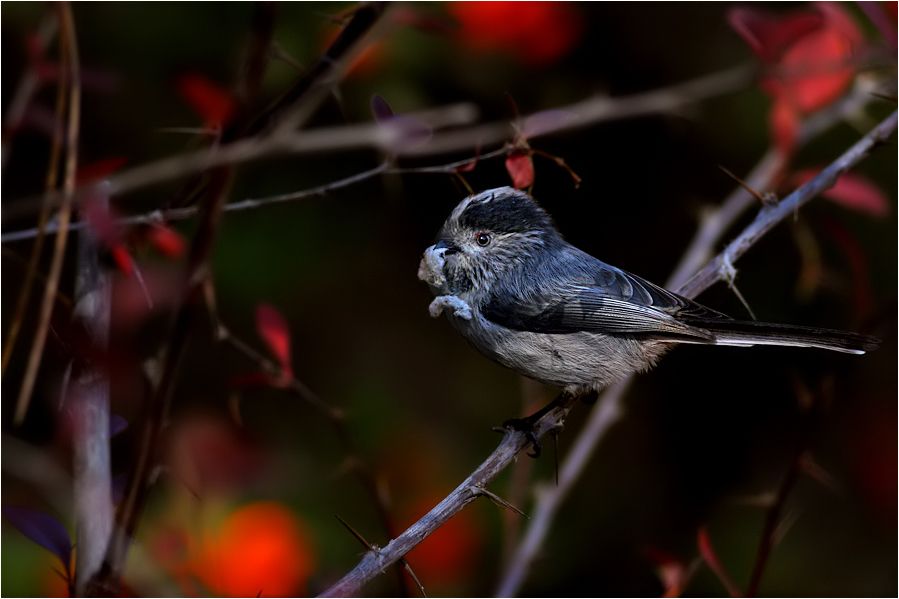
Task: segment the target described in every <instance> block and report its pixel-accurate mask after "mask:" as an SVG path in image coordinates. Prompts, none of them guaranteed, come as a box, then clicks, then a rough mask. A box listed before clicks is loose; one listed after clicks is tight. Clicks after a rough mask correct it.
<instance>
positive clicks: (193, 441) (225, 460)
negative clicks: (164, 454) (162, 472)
mask: <svg viewBox="0 0 899 599" xmlns="http://www.w3.org/2000/svg"><path fill="white" fill-rule="evenodd" d="M170 447H171V449H170V454H169V463H170V467H171V471H172V473H173V475H174V477H175V478H176V480H178V481H179V482H180V483H182V484H184V485H185V486H186V487H187V489H188V490H189V491H190V492H191V493H195V494H199V495H201V496H202V495H206V494H208V493H211V492H220V491H227V490H230V489H235V488H240V487H242V486H245V485H246V484H248V483H249V482H250V481H252V480H253V479H254V478H255V477H257V476H258V475H259V473H260V471H261V470H262V466H263V464H264V455H263V454H262V452H261V450H260V449H259V448H258V447H256V446H255V444H253V443H252V442H251V440H249V439H247V438H246V437H245V436H243V435H241V434H240V431H239V430H237V429H236V428H235V427H234V426H232V425H231V424H229V423H228V422H225V421H223V420H219V419H214V418H208V417H193V418H189V419H186V420H184V421H183V422H181V423H180V424H178V425H177V427H176V428H175V429H174V430H173V432H172V440H171V445H170Z"/></svg>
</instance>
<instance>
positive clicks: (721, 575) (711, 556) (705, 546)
mask: <svg viewBox="0 0 899 599" xmlns="http://www.w3.org/2000/svg"><path fill="white" fill-rule="evenodd" d="M696 544H697V546H698V547H699V555H701V556H702V559H703V560H705V563H706V565H708V567H709V569H710V570H711V571H712V572H714V573H715V576H717V577H718V580H720V581H721V584H723V585H724V588H726V589H727V592H728V593H729V594H730V596H731V597H742V596H743V594H742V593H741V592H740V589H738V588H737V586H736V585H735V584H734V582H733V579H732V578H731V577H730V575H729V574H728V573H727V570H725V569H724V565H723V564H722V563H721V560H720V559H718V554H717V553H715V548H714V547H712V540H711V539H710V538H709V532H708V531H707V530H706V529H705V527H702V528H700V529H699V531H698V532H697V533H696Z"/></svg>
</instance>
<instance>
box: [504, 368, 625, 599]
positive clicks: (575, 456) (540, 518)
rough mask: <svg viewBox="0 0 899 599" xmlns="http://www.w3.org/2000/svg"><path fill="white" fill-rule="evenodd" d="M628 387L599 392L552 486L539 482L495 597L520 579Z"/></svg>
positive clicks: (511, 591)
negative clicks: (530, 511)
mask: <svg viewBox="0 0 899 599" xmlns="http://www.w3.org/2000/svg"><path fill="white" fill-rule="evenodd" d="M629 386H630V378H628V379H626V380H625V381H622V382H619V383H616V384H615V385H613V386H612V387H609V389H607V390H606V392H605V393H603V397H601V398H600V399H599V402H598V403H597V404H596V407H595V409H594V410H593V411H592V412H591V414H590V419H589V420H588V421H587V424H586V425H585V427H584V429H583V432H582V433H580V434H579V435H578V437H577V440H576V441H575V443H574V446H572V448H571V451H570V452H569V453H568V455H566V456H565V461H564V463H563V465H562V470H561V471H560V472H559V482H558V484H557V485H555V486H552V487H550V486H548V485H543V486H540V487H538V488H537V491H536V494H537V503H536V506H535V511H534V514H533V517H532V518H531V521H530V523H529V525H528V527H527V530H526V532H525V534H524V537H523V538H522V539H521V542H519V544H518V546H517V547H516V548H515V552H514V553H513V554H512V557H511V559H510V560H509V562H508V566H507V568H506V570H505V572H504V574H503V577H502V582H501V583H500V586H499V588H498V589H497V591H496V594H497V596H498V597H508V596H510V595H512V594H514V593H515V592H516V590H517V589H518V588H519V587H520V586H521V584H522V583H523V582H524V579H525V577H526V576H527V574H528V571H529V570H530V567H531V563H532V561H533V559H534V557H535V556H536V555H537V552H538V551H539V549H540V546H541V545H542V544H543V539H544V538H545V537H546V534H547V533H548V531H549V526H550V525H551V524H552V522H553V516H554V515H555V513H556V510H557V509H558V507H559V504H560V503H561V502H562V501H563V500H564V499H565V497H567V495H568V493H569V492H570V490H571V487H572V486H573V485H574V484H575V482H576V481H577V480H578V479H579V478H580V474H581V472H582V471H583V469H584V467H585V466H586V465H587V462H588V461H589V460H590V458H591V457H592V456H593V451H594V449H595V448H596V445H597V443H599V441H600V440H601V439H602V438H603V437H604V436H605V433H606V431H608V430H609V428H611V426H612V425H613V424H615V423H616V422H618V419H619V418H620V417H621V415H622V414H623V407H622V405H621V403H622V399H623V397H624V395H625V393H626V392H627V389H628V387H629Z"/></svg>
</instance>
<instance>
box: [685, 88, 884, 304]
mask: <svg viewBox="0 0 899 599" xmlns="http://www.w3.org/2000/svg"><path fill="white" fill-rule="evenodd" d="M873 89H874V87H873V84H872V82H870V81H864V80H860V81H859V82H858V83H857V84H856V88H855V89H854V90H853V91H852V93H850V94H849V95H847V96H846V98H845V99H843V100H841V101H840V102H838V103H837V104H835V105H834V106H832V107H830V108H828V109H827V110H824V111H822V112H821V113H820V114H816V115H815V116H813V117H811V118H809V119H808V120H807V121H806V122H805V123H803V125H802V127H801V128H800V130H799V135H798V141H797V143H798V144H805V143H808V141H809V140H811V139H814V138H815V137H817V136H818V135H820V134H821V133H823V132H824V131H826V130H828V129H830V128H831V127H833V125H834V124H835V123H838V122H840V121H841V120H843V119H845V118H847V117H848V116H850V115H852V114H854V113H856V112H858V111H859V110H861V109H862V108H863V107H864V106H865V105H866V104H867V103H868V102H870V94H871V91H872V90H873ZM788 160H789V157H787V156H785V155H784V154H782V153H781V152H779V151H777V150H776V149H774V148H772V149H770V150H768V152H767V153H766V154H765V156H764V157H763V158H762V159H761V160H760V161H759V163H758V164H757V165H756V166H755V168H753V169H752V171H751V172H750V173H749V175H747V176H746V179H745V183H746V186H747V187H749V188H751V189H755V190H758V191H760V192H765V191H768V190H770V189H771V188H772V187H773V186H774V184H775V183H776V181H777V178H778V177H779V176H780V175H781V174H782V173H783V171H784V169H786V167H787V164H788ZM754 200H755V198H754V196H753V194H752V193H750V192H749V191H748V190H747V189H746V188H744V187H742V186H741V187H738V188H737V189H735V190H734V191H733V192H732V193H731V194H730V195H729V196H727V198H725V200H724V202H723V203H722V204H721V205H720V206H718V207H716V208H714V209H712V210H708V211H706V212H705V213H704V214H703V215H702V217H701V218H700V222H699V229H698V230H697V231H696V234H695V235H694V236H693V239H692V241H690V244H689V245H688V246H687V250H686V251H685V252H684V254H683V256H682V258H681V260H680V262H679V263H678V265H677V266H676V267H675V269H674V273H673V274H672V275H671V277H670V278H669V279H668V288H669V289H676V288H678V287H680V286H681V285H683V284H684V283H685V282H686V281H687V279H689V278H690V277H691V276H692V275H693V274H694V273H696V271H697V270H699V268H700V267H702V266H703V265H704V264H705V263H706V262H708V260H709V259H710V258H711V257H712V255H713V252H714V251H715V246H716V245H717V244H718V242H719V240H720V239H721V238H722V236H723V235H724V234H725V233H726V232H727V230H728V229H730V228H731V227H732V226H734V223H736V221H737V219H739V218H740V216H741V215H743V214H744V213H745V212H746V211H747V210H748V209H749V208H751V207H752V206H753V205H754V203H755V202H754Z"/></svg>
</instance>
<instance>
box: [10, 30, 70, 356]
mask: <svg viewBox="0 0 899 599" xmlns="http://www.w3.org/2000/svg"><path fill="white" fill-rule="evenodd" d="M48 22H49V23H52V25H53V26H52V27H47V26H46V25H45V26H43V27H41V35H40V42H41V47H42V48H43V47H44V46H46V45H47V43H49V42H45V40H44V35H43V34H44V33H46V32H47V30H52V32H53V33H55V32H56V30H57V23H58V21H57V19H56V15H55V14H53V15H52V16H48V17H47V20H46V21H45V23H48ZM47 37H48V38H49V35H48V36H47ZM34 70H35V68H34V67H33V66H32V68H31V69H29V73H28V74H26V75H25V79H29V78H34V79H37V74H36V73H33V71H34ZM59 76H60V79H59V82H58V84H57V86H56V118H55V119H54V121H53V138H52V141H51V142H50V160H49V161H48V162H47V172H46V175H45V176H44V195H43V198H42V199H41V210H40V214H39V215H38V219H37V227H36V228H35V229H33V231H34V232H35V237H36V238H37V239H36V241H35V242H34V245H33V246H32V247H31V254H30V255H29V257H28V266H27V267H26V269H25V282H24V283H23V284H22V289H20V290H19V299H18V301H17V302H16V309H15V312H14V313H13V317H12V322H11V323H10V326H9V333H8V334H7V336H6V343H5V344H4V346H3V362H2V372H3V373H6V366H7V364H9V360H10V359H11V358H12V354H13V350H14V349H15V347H16V341H17V340H18V338H19V332H20V331H21V330H22V322H24V320H25V312H26V311H27V310H28V300H29V299H31V289H32V287H33V285H34V279H35V277H36V275H37V274H38V268H37V267H38V261H39V260H40V258H41V252H43V249H44V233H45V231H46V226H47V220H48V219H49V218H50V210H51V202H50V196H51V194H52V193H53V190H54V189H56V185H57V181H58V178H59V161H60V157H61V156H62V136H63V134H64V132H63V130H62V123H63V122H64V120H65V112H66V104H67V103H68V97H67V94H68V89H67V86H66V80H67V77H68V73H67V72H66V70H65V69H61V70H60V73H59ZM28 85H29V84H27V83H25V82H24V81H23V83H22V86H21V87H27V86H28ZM21 87H20V91H21ZM20 101H21V102H22V103H23V104H24V105H23V106H21V107H20V108H19V107H17V102H20ZM28 101H30V96H29V99H28V100H23V99H21V98H19V92H17V95H16V97H15V98H14V99H13V104H12V106H11V107H10V109H9V112H10V113H9V114H7V121H6V123H5V126H6V127H7V128H9V127H11V124H10V122H9V121H10V120H13V119H19V120H20V119H21V116H16V115H15V112H16V111H17V110H19V109H21V111H23V112H24V110H25V105H27V102H28ZM16 122H17V121H16ZM7 134H8V135H9V136H10V138H9V140H8V141H7V140H6V139H5V137H6V135H7ZM4 144H5V145H4V148H3V161H4V164H5V163H6V159H7V157H8V154H9V153H10V151H11V149H12V148H11V146H12V132H11V131H9V130H7V131H4Z"/></svg>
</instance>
